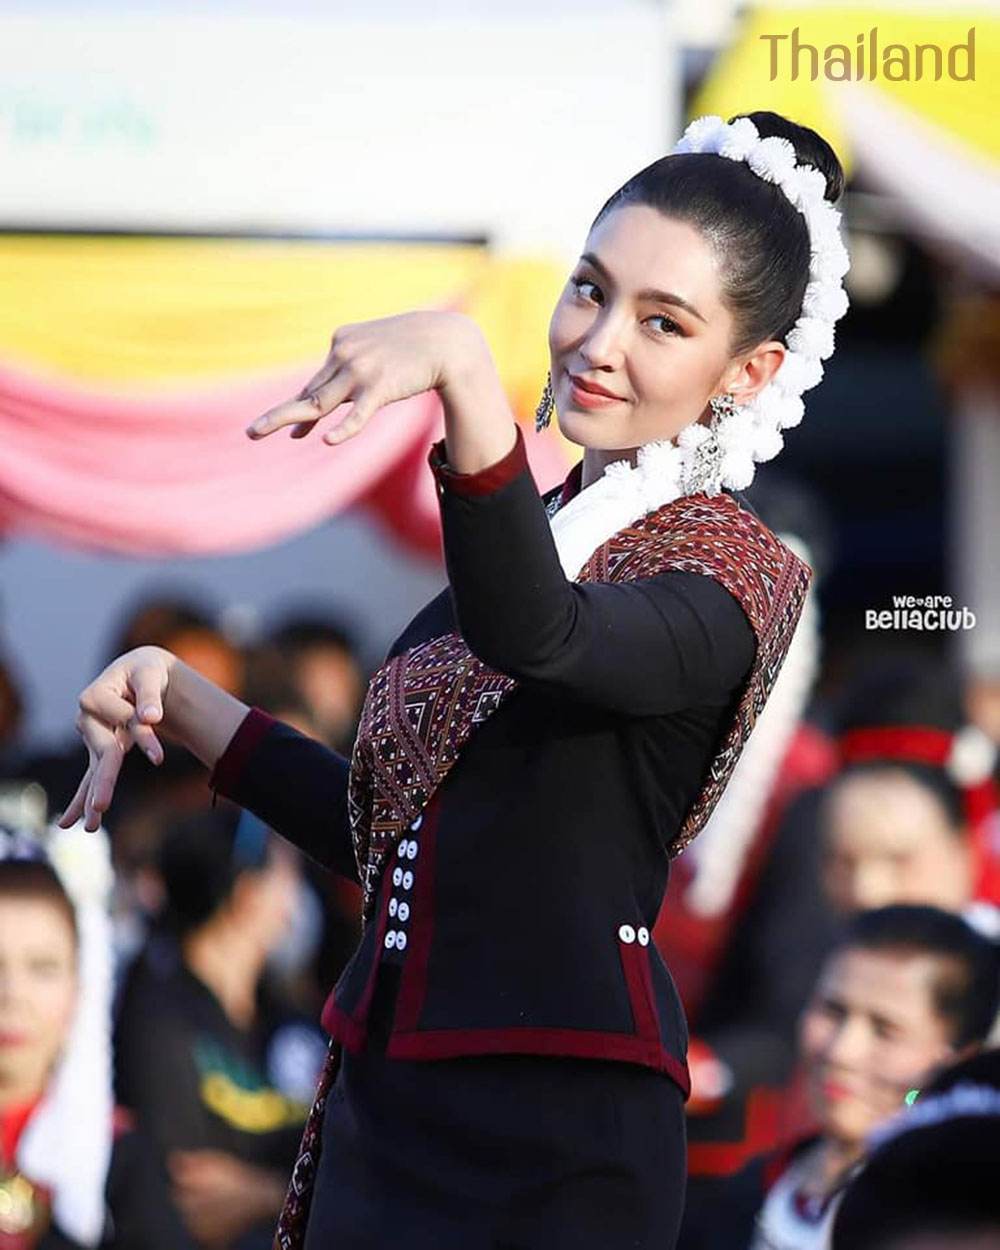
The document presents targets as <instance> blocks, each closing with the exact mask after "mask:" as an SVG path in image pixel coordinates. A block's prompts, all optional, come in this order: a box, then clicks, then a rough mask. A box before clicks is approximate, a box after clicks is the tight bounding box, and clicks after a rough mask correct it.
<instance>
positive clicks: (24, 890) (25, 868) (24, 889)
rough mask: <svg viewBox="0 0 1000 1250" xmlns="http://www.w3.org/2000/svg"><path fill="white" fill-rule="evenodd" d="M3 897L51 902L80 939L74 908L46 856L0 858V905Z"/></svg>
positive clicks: (74, 938)
mask: <svg viewBox="0 0 1000 1250" xmlns="http://www.w3.org/2000/svg"><path fill="white" fill-rule="evenodd" d="M5 898H17V899H35V900H38V901H40V902H45V903H51V904H52V905H53V906H54V907H56V908H57V909H58V910H59V911H60V912H62V914H63V915H64V916H65V917H66V920H67V922H68V924H69V926H70V928H71V929H72V931H73V940H74V942H78V941H79V931H78V929H77V923H76V908H75V907H74V906H73V900H72V899H71V898H70V896H69V895H68V894H67V893H66V889H65V887H64V886H63V883H62V882H61V881H60V880H59V876H58V874H57V873H56V870H55V869H54V868H53V867H52V865H51V864H50V863H49V862H48V861H47V860H45V859H4V860H0V905H2V901H3V899H5Z"/></svg>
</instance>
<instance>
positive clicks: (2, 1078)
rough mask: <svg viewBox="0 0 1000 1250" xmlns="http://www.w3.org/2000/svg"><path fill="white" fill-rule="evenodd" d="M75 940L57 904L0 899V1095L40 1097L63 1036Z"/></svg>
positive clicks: (73, 981) (69, 1013) (73, 979)
mask: <svg viewBox="0 0 1000 1250" xmlns="http://www.w3.org/2000/svg"><path fill="white" fill-rule="evenodd" d="M76 992H77V950H76V936H75V934H74V932H73V929H72V927H71V925H70V922H69V919H68V917H67V916H66V914H65V912H64V911H63V910H62V909H61V908H60V907H59V906H58V904H56V903H53V902H49V901H48V900H47V899H41V898H12V897H0V1095H2V1093H3V1091H5V1090H7V1091H11V1092H12V1093H13V1095H14V1096H15V1097H17V1098H19V1099H20V1098H24V1099H27V1098H31V1097H34V1096H35V1095H37V1094H39V1093H41V1091H42V1090H43V1089H44V1087H45V1084H46V1082H47V1080H48V1078H49V1073H50V1072H51V1070H52V1067H53V1065H54V1063H55V1062H56V1060H57V1058H58V1056H59V1053H60V1051H61V1049H62V1047H63V1044H64V1042H65V1040H66V1037H67V1034H68V1033H69V1027H70V1023H71V1021H72V1018H73V1010H74V1007H75V1005H76Z"/></svg>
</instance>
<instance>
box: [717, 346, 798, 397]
mask: <svg viewBox="0 0 1000 1250" xmlns="http://www.w3.org/2000/svg"><path fill="white" fill-rule="evenodd" d="M787 350H788V348H787V347H786V346H785V345H784V343H780V342H779V341H778V340H777V339H769V340H768V341H767V342H766V343H761V344H760V346H759V347H755V348H754V350H753V352H752V353H751V354H750V355H749V356H745V357H744V358H743V360H742V362H741V363H739V364H737V365H735V366H734V367H733V368H732V369H731V370H730V371H729V372H728V373H727V374H726V383H725V386H726V390H727V391H729V392H731V393H732V395H733V397H734V399H735V400H736V403H737V404H746V403H749V402H750V400H751V399H753V397H754V396H755V395H756V394H757V393H758V392H759V391H762V390H763V389H764V387H765V386H767V384H768V382H770V381H771V379H772V378H773V377H774V375H775V374H776V373H777V372H778V369H779V367H780V365H781V362H782V361H783V360H784V359H785V353H786V352H787Z"/></svg>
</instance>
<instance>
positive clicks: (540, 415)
mask: <svg viewBox="0 0 1000 1250" xmlns="http://www.w3.org/2000/svg"><path fill="white" fill-rule="evenodd" d="M553 403H554V401H553V396H552V371H551V370H549V372H548V374H547V375H546V377H545V390H544V391H542V398H541V399H540V400H539V401H538V407H537V408H536V409H535V433H536V434H540V433H541V432H542V430H544V429H545V427H546V426H547V425H548V423H549V422H550V421H551V420H552V408H553Z"/></svg>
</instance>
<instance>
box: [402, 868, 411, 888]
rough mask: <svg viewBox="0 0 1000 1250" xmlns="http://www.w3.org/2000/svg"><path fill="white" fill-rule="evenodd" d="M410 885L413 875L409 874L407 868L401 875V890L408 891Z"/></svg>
mask: <svg viewBox="0 0 1000 1250" xmlns="http://www.w3.org/2000/svg"><path fill="white" fill-rule="evenodd" d="M412 884H413V873H412V872H410V870H409V868H407V870H406V872H404V873H403V889H404V890H408V889H409V888H410V886H411V885H412Z"/></svg>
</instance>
